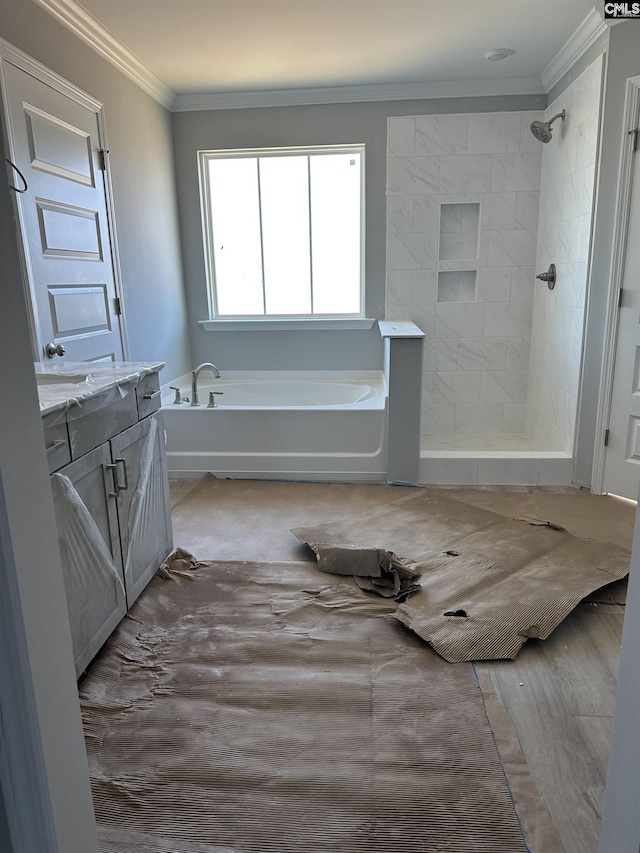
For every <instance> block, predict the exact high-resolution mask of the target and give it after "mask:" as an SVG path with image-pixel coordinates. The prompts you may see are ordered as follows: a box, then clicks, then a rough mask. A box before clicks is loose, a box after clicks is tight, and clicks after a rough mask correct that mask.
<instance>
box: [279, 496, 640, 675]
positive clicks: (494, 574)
mask: <svg viewBox="0 0 640 853" xmlns="http://www.w3.org/2000/svg"><path fill="white" fill-rule="evenodd" d="M292 533H294V535H295V536H296V537H297V538H298V539H299V540H300V541H302V542H306V543H308V544H309V545H310V546H312V547H313V550H314V551H315V552H316V555H317V558H318V561H319V563H320V564H321V565H322V566H323V571H328V570H329V571H330V570H331V568H330V563H331V562H332V561H333V562H334V564H335V571H336V572H337V573H339V574H342V575H344V574H346V572H347V569H348V563H349V559H350V550H353V549H358V548H363V549H369V550H371V549H375V548H380V549H386V550H387V551H392V552H394V553H395V554H397V555H398V557H400V558H401V559H410V560H411V561H412V562H413V564H414V565H415V567H416V568H417V569H419V570H420V571H421V573H422V579H421V581H420V584H421V586H420V589H419V591H418V592H417V593H415V594H413V595H412V596H411V597H410V598H409V599H408V600H407V601H406V602H405V603H404V604H402V605H401V606H400V607H399V608H398V609H397V611H396V612H395V616H396V618H397V619H399V620H400V621H401V622H403V623H404V624H405V625H406V626H407V627H409V628H411V630H413V631H415V632H416V633H417V634H418V636H420V637H422V638H423V639H424V640H426V641H427V642H428V643H430V644H431V645H432V646H433V648H434V649H435V650H436V651H437V652H438V654H440V655H442V657H444V658H445V660H447V661H449V662H451V663H458V662H462V661H472V660H496V659H513V658H515V657H516V655H517V654H518V652H519V651H520V649H521V647H522V645H523V644H524V643H525V642H526V640H527V639H529V638H539V639H546V638H547V637H548V636H549V635H550V634H551V632H552V631H553V630H554V629H555V628H556V627H557V626H558V625H559V624H560V622H562V620H563V619H564V618H565V617H566V616H567V615H568V614H569V613H570V612H571V611H572V610H573V609H574V608H575V607H576V606H577V605H578V604H579V603H580V601H582V599H584V598H585V597H586V596H587V595H589V594H590V593H593V591H594V590H597V589H599V588H601V587H603V586H605V585H608V584H611V583H613V582H615V581H619V580H620V579H621V578H623V577H624V576H625V575H626V574H627V573H628V571H629V560H630V554H629V552H628V551H627V550H626V549H625V548H621V547H620V546H618V545H615V544H613V543H610V542H601V541H595V540H589V539H578V538H577V537H575V536H572V535H571V534H570V533H569V532H568V531H566V530H564V529H562V528H559V527H557V526H556V525H554V524H553V521H549V520H545V519H543V520H539V519H534V518H527V519H509V518H505V517H504V516H502V515H499V514H497V513H494V512H491V511H490V510H486V509H482V508H480V507H477V506H471V505H467V504H463V503H461V502H460V501H458V500H455V499H451V498H448V497H445V496H443V495H442V494H437V493H433V492H430V491H428V490H416V491H415V492H413V493H410V494H408V495H406V496H404V497H402V498H400V499H399V500H397V501H395V502H394V503H393V504H392V505H390V506H386V507H380V508H377V509H373V510H370V511H368V512H367V513H366V514H361V515H357V516H353V517H351V518H346V519H343V520H340V521H337V522H329V523H326V524H322V525H319V526H316V527H302V528H295V529H293V530H292Z"/></svg>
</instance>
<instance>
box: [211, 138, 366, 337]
mask: <svg viewBox="0 0 640 853" xmlns="http://www.w3.org/2000/svg"><path fill="white" fill-rule="evenodd" d="M351 153H354V154H359V155H360V306H359V310H358V312H356V313H350V314H284V315H278V314H241V315H236V316H233V315H228V314H224V315H222V316H220V315H219V314H218V306H217V294H216V284H215V253H214V245H213V228H212V222H211V191H210V185H209V179H208V174H209V169H208V164H209V161H210V160H213V159H230V158H237V157H282V156H287V155H292V154H293V155H295V154H298V155H307V156H309V155H314V154H316V155H317V154H351ZM198 177H199V183H200V210H201V218H202V239H203V245H204V257H205V271H206V280H207V301H208V307H209V320H204V321H200V322H201V323H202V325H203V326H204V327H205V328H212V329H213V328H214V327H217V326H218V324H220V325H221V324H229V325H230V326H237V325H238V324H242V325H244V324H247V325H248V326H251V325H253V324H255V325H259V324H264V325H265V326H268V325H272V326H274V327H275V326H276V325H277V326H278V327H282V326H283V324H284V325H285V326H289V325H290V324H297V323H303V324H305V323H314V324H315V323H324V322H331V323H333V322H334V321H335V322H336V323H340V322H341V321H343V322H345V323H346V322H348V321H354V320H356V321H357V320H359V319H361V318H364V317H365V313H364V312H365V146H364V143H359V144H352V145H316V146H306V145H305V146H296V147H286V148H246V149H244V148H228V149H220V150H201V151H198ZM263 286H264V284H263ZM213 324H215V326H214V325H213Z"/></svg>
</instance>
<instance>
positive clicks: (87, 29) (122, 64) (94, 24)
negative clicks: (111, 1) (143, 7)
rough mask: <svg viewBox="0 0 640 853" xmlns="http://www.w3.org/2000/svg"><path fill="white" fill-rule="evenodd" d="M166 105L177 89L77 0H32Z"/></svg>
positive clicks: (173, 98)
mask: <svg viewBox="0 0 640 853" xmlns="http://www.w3.org/2000/svg"><path fill="white" fill-rule="evenodd" d="M33 2H34V3H37V5H38V6H41V7H42V8H43V9H45V10H46V11H47V12H48V13H49V14H50V15H52V16H53V17H54V18H56V19H57V20H58V21H60V22H61V23H62V24H64V26H65V27H67V29H69V30H71V32H72V33H74V35H76V36H78V38H80V39H82V40H83V41H84V42H86V43H87V44H88V45H89V46H90V47H91V48H93V50H95V51H96V53H99V54H100V56H102V57H104V58H105V59H106V60H108V61H109V62H111V63H112V65H115V66H116V68H117V69H118V70H119V71H121V72H122V73H123V74H125V75H126V76H127V77H129V79H130V80H133V82H134V83H135V84H136V85H137V86H139V87H140V88H141V89H143V90H144V91H145V92H146V93H147V94H148V95H151V97H152V98H154V99H155V100H156V101H158V103H160V104H162V106H163V107H166V108H167V109H172V108H173V105H174V101H175V98H176V95H175V92H174V91H173V90H172V89H170V88H169V87H168V86H165V84H164V83H163V82H162V80H160V78H159V77H156V75H155V74H154V73H153V72H152V71H151V69H150V68H148V67H147V66H146V65H145V64H144V62H141V61H140V60H139V59H138V57H137V56H135V55H134V54H133V53H131V51H130V50H129V49H128V48H126V47H125V46H124V45H123V44H122V42H120V41H118V39H116V38H114V36H112V35H111V33H109V32H108V31H107V30H105V28H104V27H103V26H102V25H101V24H99V23H98V21H96V19H95V18H94V17H93V16H92V15H90V14H89V13H88V12H87V11H85V10H84V9H83V8H82V7H81V6H79V5H78V4H77V3H75V2H74V0H33Z"/></svg>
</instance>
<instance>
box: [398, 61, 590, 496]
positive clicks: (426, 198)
mask: <svg viewBox="0 0 640 853" xmlns="http://www.w3.org/2000/svg"><path fill="white" fill-rule="evenodd" d="M601 77H602V61H601V58H600V59H598V60H597V61H596V62H594V63H593V64H592V65H590V66H589V68H588V69H587V70H586V71H585V72H584V73H583V74H582V75H581V76H580V77H579V78H577V79H576V80H575V81H574V82H573V83H572V85H571V86H570V87H569V88H568V89H567V90H565V91H564V92H563V94H562V95H561V97H560V98H559V99H558V101H557V103H553V104H551V105H549V107H548V108H547V110H546V111H545V113H544V115H543V114H542V113H539V112H499V113H477V114H452V115H428V116H415V117H402V118H390V119H389V128H388V131H389V132H388V171H387V175H388V178H387V319H389V320H400V319H410V320H413V322H415V323H416V324H417V325H418V326H419V327H420V328H421V329H422V330H423V331H424V332H425V343H424V356H423V370H422V386H423V387H422V414H421V448H422V451H423V455H428V456H430V457H432V458H433V459H437V458H441V459H444V460H448V467H449V468H451V467H452V460H454V459H455V458H456V457H463V456H464V457H465V459H464V460H463V459H461V458H459V459H458V461H457V465H458V470H457V471H455V472H454V476H453V482H467V481H468V482H482V475H481V473H480V474H479V470H480V471H481V468H482V465H480V468H478V465H477V464H476V466H475V467H474V466H473V465H471V464H470V460H472V459H473V454H474V453H476V452H477V453H478V458H480V459H481V458H482V457H487V456H492V457H495V456H499V455H500V454H502V455H504V456H505V457H511V458H515V457H517V456H518V455H520V456H521V457H522V458H525V459H526V458H527V456H528V455H535V456H539V455H541V454H542V455H544V454H543V453H542V452H548V453H550V454H551V455H552V456H559V457H560V456H564V457H568V458H569V459H570V458H571V455H572V449H573V437H574V431H575V419H576V407H577V400H578V389H579V379H580V359H581V351H582V332H583V324H584V308H585V297H586V283H587V275H588V259H589V244H590V234H591V209H592V203H593V195H594V185H595V161H596V148H597V140H598V119H599V110H600V94H601ZM563 108H564V109H565V110H566V119H565V120H564V121H561V120H560V119H558V120H556V122H554V124H553V127H552V130H553V138H552V140H551V141H550V142H549V143H547V144H543V143H542V142H540V141H538V140H537V139H536V138H535V137H534V136H533V134H532V133H531V131H530V129H529V125H530V124H531V122H532V121H534V120H537V119H543V118H544V119H545V120H548V119H549V118H551V117H552V116H553V115H555V114H556V113H557V112H560V111H561V110H562V109H563ZM551 262H553V263H555V265H556V268H557V284H556V287H555V288H554V289H553V290H549V288H548V286H547V284H546V283H544V282H542V281H538V280H536V274H537V273H540V272H543V271H545V270H546V269H547V268H548V266H549V264H550V263H551ZM463 463H464V465H463ZM465 465H466V468H464V466H465ZM461 466H463V467H461ZM494 466H495V463H494ZM454 467H455V466H454ZM556 467H557V466H556ZM463 468H464V470H463ZM567 470H569V468H568V467H567V466H565V471H567ZM514 476H515V475H514ZM525 478H526V479H528V480H531V479H532V478H531V477H530V476H529V475H525ZM439 479H440V482H447V477H446V476H445V477H440V478H439Z"/></svg>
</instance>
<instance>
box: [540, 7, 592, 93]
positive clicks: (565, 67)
mask: <svg viewBox="0 0 640 853" xmlns="http://www.w3.org/2000/svg"><path fill="white" fill-rule="evenodd" d="M608 29H609V27H608V25H607V23H606V22H605V21H604V20H603V19H602V15H601V14H600V13H599V12H598V10H597V8H596V7H595V6H594V7H593V9H592V10H591V11H590V12H589V14H588V15H587V17H586V18H585V19H584V21H583V22H582V23H581V24H580V26H579V27H578V29H577V30H576V31H575V32H574V34H573V35H572V36H571V37H570V38H569V39H567V41H566V42H565V44H564V45H563V46H562V48H561V49H560V50H559V51H558V53H557V54H556V55H555V56H554V58H553V59H552V60H551V62H550V63H549V64H548V65H547V67H546V68H545V69H544V71H543V72H542V74H541V75H540V79H541V80H542V83H543V85H544V87H545V91H546V92H547V94H548V93H549V92H550V91H551V89H553V87H554V86H555V85H556V83H557V82H558V81H559V80H561V79H562V77H564V75H565V74H566V73H567V71H569V69H570V68H571V66H572V65H573V64H574V63H575V62H577V60H578V59H580V57H581V56H582V55H583V54H584V53H586V52H587V50H589V48H590V47H591V45H592V44H594V43H595V42H596V41H597V40H598V39H599V38H600V36H601V35H602V34H603V33H606V31H607V30H608Z"/></svg>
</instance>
